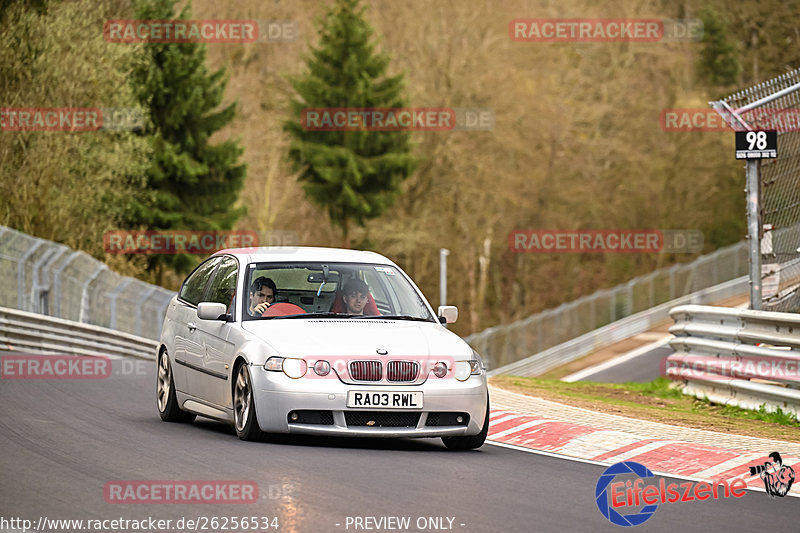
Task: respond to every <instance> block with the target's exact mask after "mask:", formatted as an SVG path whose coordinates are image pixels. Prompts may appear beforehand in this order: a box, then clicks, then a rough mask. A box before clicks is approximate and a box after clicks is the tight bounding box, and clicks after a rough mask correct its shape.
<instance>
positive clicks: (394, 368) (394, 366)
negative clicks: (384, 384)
mask: <svg viewBox="0 0 800 533" xmlns="http://www.w3.org/2000/svg"><path fill="white" fill-rule="evenodd" d="M417 374H419V365H418V364H417V363H415V362H413V361H389V364H388V365H387V366H386V379H388V380H389V381H414V380H415V379H417Z"/></svg>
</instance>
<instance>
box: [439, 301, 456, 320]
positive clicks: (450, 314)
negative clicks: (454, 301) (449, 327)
mask: <svg viewBox="0 0 800 533" xmlns="http://www.w3.org/2000/svg"><path fill="white" fill-rule="evenodd" d="M439 318H440V320H439V321H440V322H442V323H443V324H452V323H454V322H455V321H456V320H458V307H456V306H455V305H440V306H439ZM442 318H444V320H441V319H442Z"/></svg>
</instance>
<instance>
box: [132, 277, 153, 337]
mask: <svg viewBox="0 0 800 533" xmlns="http://www.w3.org/2000/svg"><path fill="white" fill-rule="evenodd" d="M154 292H156V288H155V287H150V288H149V289H147V290H146V291H144V292H143V293H142V295H141V296H140V297H139V299H138V300H136V334H137V335H139V336H140V337H141V336H142V306H143V305H144V303H145V302H146V301H147V299H148V298H150V296H151V295H152V294H153V293H154Z"/></svg>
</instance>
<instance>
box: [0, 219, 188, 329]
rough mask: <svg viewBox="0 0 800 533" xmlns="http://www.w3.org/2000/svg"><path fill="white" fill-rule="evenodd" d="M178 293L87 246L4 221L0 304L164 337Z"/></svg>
mask: <svg viewBox="0 0 800 533" xmlns="http://www.w3.org/2000/svg"><path fill="white" fill-rule="evenodd" d="M174 294H175V293H174V292H172V291H168V290H167V289H164V288H162V287H158V286H156V285H150V284H148V283H145V282H143V281H139V280H137V279H134V278H129V277H123V276H120V275H119V274H116V273H114V272H112V271H110V270H109V269H108V267H107V266H106V265H105V264H103V263H102V262H100V261H98V260H96V259H94V258H92V257H90V256H89V255H88V254H86V253H84V252H76V251H74V250H72V249H70V248H68V247H67V246H64V245H63V244H58V243H54V242H50V241H46V240H44V239H39V238H37V237H32V236H30V235H26V234H24V233H20V232H18V231H15V230H12V229H10V228H7V227H4V226H0V307H11V308H14V309H20V310H23V311H30V312H32V313H41V314H45V315H50V316H55V317H59V318H65V319H68V320H75V321H78V322H85V323H88V324H95V325H98V326H104V327H108V328H112V329H117V330H119V331H125V332H128V333H133V334H134V335H139V336H141V337H145V338H148V339H158V338H159V337H160V335H161V325H162V324H163V322H164V315H165V313H166V310H167V304H168V303H169V300H170V298H172V296H174Z"/></svg>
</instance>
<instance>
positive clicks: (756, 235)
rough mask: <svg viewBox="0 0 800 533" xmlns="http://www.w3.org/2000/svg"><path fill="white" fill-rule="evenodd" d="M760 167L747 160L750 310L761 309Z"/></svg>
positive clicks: (753, 161)
mask: <svg viewBox="0 0 800 533" xmlns="http://www.w3.org/2000/svg"><path fill="white" fill-rule="evenodd" d="M758 167H759V162H758V161H757V160H755V159H748V160H747V240H748V245H749V246H750V309H761V239H760V230H761V213H760V211H759V203H760V202H759V195H758V192H759V191H758V185H759V184H758Z"/></svg>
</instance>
